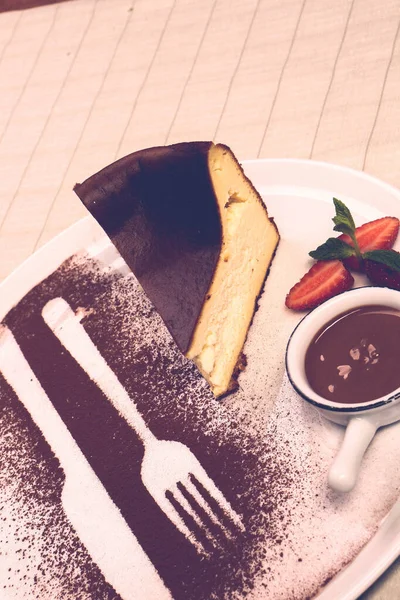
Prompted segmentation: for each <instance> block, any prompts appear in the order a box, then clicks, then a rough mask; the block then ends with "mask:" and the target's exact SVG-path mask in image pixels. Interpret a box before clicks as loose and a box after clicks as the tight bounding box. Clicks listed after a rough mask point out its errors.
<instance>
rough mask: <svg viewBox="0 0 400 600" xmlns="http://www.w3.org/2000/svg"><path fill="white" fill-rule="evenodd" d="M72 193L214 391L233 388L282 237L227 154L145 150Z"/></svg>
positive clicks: (215, 148) (221, 149)
mask: <svg viewBox="0 0 400 600" xmlns="http://www.w3.org/2000/svg"><path fill="white" fill-rule="evenodd" d="M74 190H75V192H76V193H77V195H78V196H79V198H80V199H81V200H82V202H83V203H84V205H85V206H86V208H87V209H88V210H89V212H90V213H91V214H92V215H93V216H94V217H95V218H96V220H97V221H98V222H99V224H100V225H101V226H102V227H103V229H104V230H105V231H106V233H107V234H108V236H109V237H110V239H111V241H112V242H113V243H114V244H115V246H116V247H117V249H118V250H119V252H120V254H121V255H122V256H123V258H124V260H125V262H126V263H127V264H128V266H129V267H130V268H131V270H132V271H133V273H134V274H135V276H136V277H137V279H138V280H139V282H140V284H141V285H142V287H143V289H144V291H145V292H146V294H147V295H148V297H149V299H150V300H151V302H152V303H153V305H154V306H155V308H156V309H157V311H158V313H159V314H160V316H161V317H162V319H163V320H164V322H165V324H166V326H167V327H168V329H169V331H170V333H171V334H172V336H173V338H174V339H175V341H176V343H177V345H178V346H179V348H180V350H181V351H182V352H183V353H184V354H185V355H186V356H187V357H188V358H190V359H192V360H194V361H195V363H196V364H197V366H198V368H199V369H200V371H201V373H202V374H203V375H204V377H205V378H206V379H207V381H208V382H209V384H210V386H211V388H212V390H213V392H214V394H215V396H217V397H219V396H222V395H224V394H226V393H227V392H229V391H231V390H232V389H234V388H235V387H236V379H237V372H238V369H239V367H240V364H241V356H242V349H243V345H244V342H245V339H246V335H247V331H248V328H249V326H250V323H251V320H252V318H253V314H254V311H255V308H256V302H257V299H258V297H259V295H260V293H261V290H262V287H263V284H264V281H265V278H266V275H267V272H268V269H269V266H270V264H271V261H272V258H273V256H274V253H275V250H276V247H277V244H278V241H279V234H278V230H277V227H276V225H275V223H274V222H273V220H272V219H270V218H269V217H268V213H267V209H266V207H265V205H264V204H263V201H262V200H261V198H260V196H259V194H258V193H257V191H256V190H255V188H254V187H253V185H252V184H251V182H250V181H249V180H248V179H247V177H246V176H245V175H244V172H243V170H242V168H241V166H240V164H239V163H238V161H237V160H236V158H235V156H234V155H233V153H232V152H231V150H230V149H229V148H228V147H227V146H224V145H222V144H217V145H215V144H213V143H212V142H189V143H181V144H175V145H172V146H164V147H158V148H149V149H146V150H141V151H139V152H135V153H133V154H130V155H128V156H126V157H125V158H122V159H120V160H118V161H117V162H115V163H113V164H111V165H109V166H108V167H106V168H105V169H103V170H101V171H100V172H99V173H96V174H95V175H93V176H92V177H90V178H89V179H87V180H86V181H85V182H84V183H82V184H77V185H76V186H75V188H74Z"/></svg>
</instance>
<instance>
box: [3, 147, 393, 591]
mask: <svg viewBox="0 0 400 600" xmlns="http://www.w3.org/2000/svg"><path fill="white" fill-rule="evenodd" d="M243 164H244V168H245V171H246V174H247V175H248V176H249V177H250V179H251V180H252V181H253V183H254V184H255V186H256V187H257V189H258V190H259V191H260V193H261V194H262V196H263V197H264V198H265V200H266V204H267V206H268V209H269V212H270V213H271V214H273V215H274V218H275V220H276V221H277V223H278V224H279V229H280V233H281V236H282V239H284V240H287V241H289V242H290V243H291V244H292V243H293V244H294V246H295V247H296V253H295V254H296V256H295V257H293V260H296V261H298V264H299V273H300V272H302V271H304V264H303V263H305V258H304V257H306V256H307V252H308V251H309V250H310V249H311V248H312V247H313V246H314V245H318V244H319V243H320V242H321V239H325V237H328V235H329V234H330V230H331V228H330V218H331V217H332V197H333V196H336V197H339V198H340V199H342V200H343V201H344V202H346V204H347V205H348V206H349V208H350V209H351V211H352V212H353V215H354V217H355V219H356V222H357V223H362V222H364V221H368V220H371V219H376V218H379V217H382V216H385V215H394V216H396V215H399V214H400V192H399V191H398V190H396V189H395V188H393V187H391V186H389V185H387V184H385V183H383V182H380V181H378V180H377V179H375V178H373V177H370V176H367V175H365V174H363V173H359V172H356V171H353V170H351V169H347V168H343V167H339V166H334V165H330V164H326V163H317V162H311V161H301V160H285V159H283V160H281V159H276V160H254V161H247V162H245V163H243ZM310 223H311V224H312V226H311V227H310ZM305 228H306V229H307V231H308V232H311V233H310V234H308V235H307V236H306V239H305V235H304V229H305ZM102 237H104V234H103V232H102V230H101V229H100V227H99V226H98V225H97V223H95V222H94V220H93V219H92V218H91V217H87V218H86V219H83V220H82V221H80V222H79V223H77V224H76V225H74V226H72V227H70V228H69V229H68V230H66V231H65V232H64V233H62V234H61V235H59V236H58V237H57V238H55V239H54V240H53V241H51V242H50V243H48V244H47V245H46V246H44V247H43V248H41V249H40V250H39V251H38V252H37V253H36V254H35V255H33V256H32V257H31V258H29V259H28V260H27V261H26V262H25V263H24V264H23V265H21V266H20V267H19V268H18V269H17V270H16V271H15V272H14V273H13V274H12V275H11V276H9V277H8V278H7V279H6V280H5V281H4V282H3V283H2V285H1V286H0V319H2V318H3V317H4V316H5V315H6V313H7V312H8V311H9V310H10V309H11V308H12V307H13V306H14V305H15V304H16V303H17V302H18V301H19V300H20V299H21V298H22V297H23V296H24V295H25V294H26V293H27V292H28V291H29V290H30V289H31V288H32V287H33V286H34V285H36V284H37V283H39V282H40V281H41V280H43V279H44V278H45V277H46V276H48V275H50V274H51V273H52V272H53V271H54V270H55V269H56V268H57V267H58V266H59V265H60V264H61V263H62V262H63V261H64V260H65V259H66V258H68V257H69V256H71V255H72V254H73V253H75V252H76V251H78V250H80V249H82V248H86V247H88V246H90V245H92V244H93V243H94V242H97V241H99V240H100V239H101V238H102ZM303 250H304V252H303ZM302 265H303V266H302ZM399 554H400V504H399V503H397V504H396V505H395V506H394V508H393V509H392V510H391V511H390V513H389V514H388V515H387V517H386V518H385V519H384V521H383V522H382V523H381V525H380V528H379V530H378V532H377V534H376V535H375V536H374V538H373V539H372V540H371V541H370V542H369V543H368V544H367V546H366V547H365V548H364V549H363V550H362V552H361V553H360V554H359V555H358V557H357V558H356V559H355V560H354V561H353V562H352V563H351V565H350V566H349V567H347V568H346V569H345V570H343V571H342V572H341V573H340V574H339V575H338V576H337V577H336V578H335V579H334V580H332V581H331V582H330V583H329V585H327V586H326V587H325V588H324V590H323V592H322V593H321V594H320V595H319V596H318V600H355V599H356V598H357V597H358V596H359V595H360V594H361V593H362V592H363V591H364V590H366V589H367V588H368V587H369V586H370V585H371V584H372V583H373V582H374V581H375V580H376V579H377V578H378V577H379V576H380V575H381V574H382V573H383V572H384V571H385V569H387V567H388V566H389V565H390V564H391V563H392V562H393V561H394V560H395V559H396V558H397V556H398V555H399Z"/></svg>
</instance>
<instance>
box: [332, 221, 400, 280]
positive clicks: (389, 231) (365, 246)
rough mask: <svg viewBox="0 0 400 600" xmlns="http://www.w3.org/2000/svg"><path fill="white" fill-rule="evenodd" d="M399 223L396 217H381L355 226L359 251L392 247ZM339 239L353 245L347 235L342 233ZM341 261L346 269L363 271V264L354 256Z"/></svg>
mask: <svg viewBox="0 0 400 600" xmlns="http://www.w3.org/2000/svg"><path fill="white" fill-rule="evenodd" d="M399 224H400V222H399V219H396V217H383V218H382V219H376V220H375V221H370V222H369V223H365V224H364V225H361V227H357V229H356V238H357V242H358V245H359V246H360V250H361V252H362V253H364V252H367V251H368V250H390V249H391V248H393V245H394V243H395V241H396V238H397V234H398V233H399ZM339 239H340V240H343V241H344V242H346V243H347V244H350V246H353V242H352V241H351V239H350V237H349V236H348V235H346V234H342V235H341V236H339ZM343 262H344V264H345V265H346V267H347V268H348V269H351V270H353V271H359V272H364V265H360V261H359V260H358V258H357V257H356V256H351V257H350V258H346V259H345V260H344V261H343Z"/></svg>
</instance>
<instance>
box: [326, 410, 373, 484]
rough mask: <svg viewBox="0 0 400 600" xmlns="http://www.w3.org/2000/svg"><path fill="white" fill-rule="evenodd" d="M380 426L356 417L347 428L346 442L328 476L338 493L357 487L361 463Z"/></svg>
mask: <svg viewBox="0 0 400 600" xmlns="http://www.w3.org/2000/svg"><path fill="white" fill-rule="evenodd" d="M377 429H378V425H377V424H376V423H373V422H371V421H370V420H369V419H366V418H362V417H355V418H353V419H350V421H349V423H348V424H347V427H346V433H345V436H344V440H343V442H342V445H341V447H340V450H339V452H338V453H337V455H336V457H335V459H334V461H333V465H332V466H331V468H330V471H329V475H328V483H329V485H330V487H331V488H332V489H334V490H336V491H337V492H350V490H352V489H353V487H354V486H355V483H356V481H357V477H358V473H359V470H360V466H361V461H362V459H363V456H364V454H365V451H366V449H367V448H368V446H369V444H370V442H371V440H372V438H373V437H374V435H375V433H376V430H377Z"/></svg>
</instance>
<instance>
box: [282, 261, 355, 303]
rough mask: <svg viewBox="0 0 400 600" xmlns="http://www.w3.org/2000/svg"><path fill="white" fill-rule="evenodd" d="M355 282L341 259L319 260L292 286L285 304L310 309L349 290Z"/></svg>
mask: <svg viewBox="0 0 400 600" xmlns="http://www.w3.org/2000/svg"><path fill="white" fill-rule="evenodd" d="M353 283H354V279H353V277H352V275H351V274H350V273H349V271H348V270H347V269H346V267H344V266H343V264H342V263H341V262H340V260H328V261H318V262H316V263H315V264H314V265H313V266H312V267H311V269H310V270H309V271H308V273H306V274H305V275H304V277H303V278H302V279H301V280H300V281H299V282H298V283H296V285H295V286H293V287H292V289H291V290H290V292H289V293H288V295H287V296H286V302H285V304H286V306H287V307H288V308H291V309H293V310H309V309H311V308H315V307H316V306H318V305H319V304H322V302H325V300H328V298H332V296H336V295H337V294H340V293H341V292H345V291H346V290H349V289H350V288H351V287H352V285H353Z"/></svg>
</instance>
